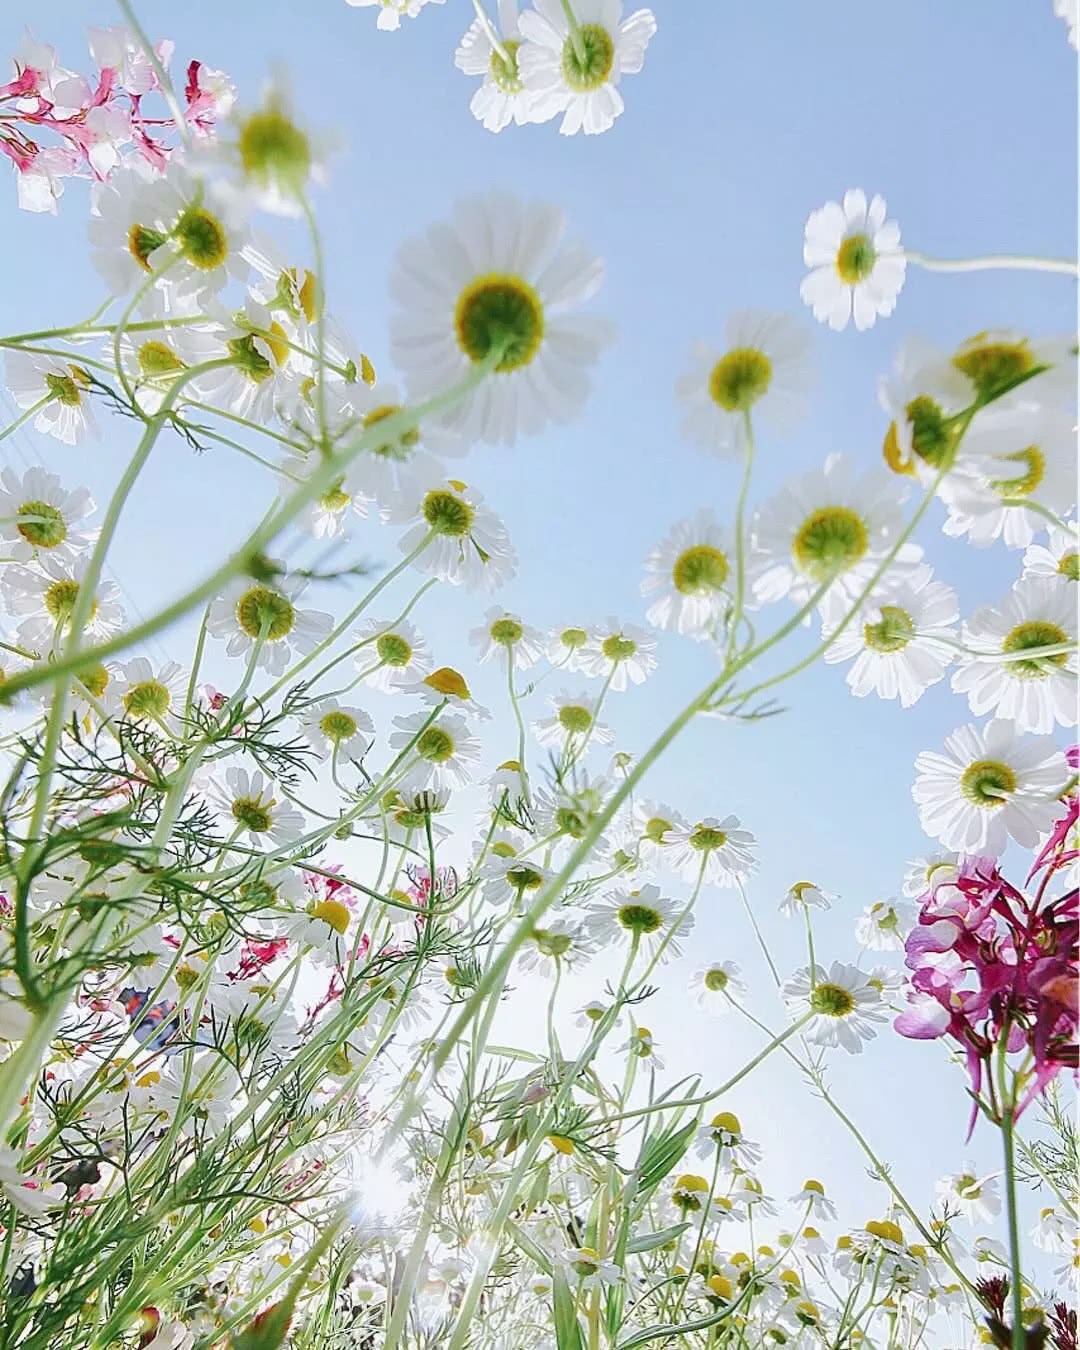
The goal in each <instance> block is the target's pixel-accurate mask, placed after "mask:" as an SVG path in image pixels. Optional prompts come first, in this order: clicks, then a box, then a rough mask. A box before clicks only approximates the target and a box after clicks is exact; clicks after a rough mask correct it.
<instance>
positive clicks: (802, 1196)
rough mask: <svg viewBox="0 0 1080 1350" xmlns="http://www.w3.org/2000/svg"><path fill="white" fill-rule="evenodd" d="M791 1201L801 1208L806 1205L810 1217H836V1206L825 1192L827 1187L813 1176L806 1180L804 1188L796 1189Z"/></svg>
mask: <svg viewBox="0 0 1080 1350" xmlns="http://www.w3.org/2000/svg"><path fill="white" fill-rule="evenodd" d="M790 1199H791V1203H792V1204H793V1205H797V1206H798V1207H799V1208H800V1209H802V1208H803V1207H805V1208H806V1209H807V1210H808V1211H809V1213H808V1217H809V1218H812V1219H835V1218H836V1206H835V1205H834V1204H833V1202H832V1201H831V1200H830V1199H829V1197H828V1196H827V1195H826V1194H825V1187H824V1186H823V1185H822V1184H821V1182H820V1181H815V1180H813V1178H811V1179H810V1180H809V1181H804V1182H803V1184H802V1189H801V1190H799V1191H796V1192H795V1194H794V1195H793V1196H791V1197H790Z"/></svg>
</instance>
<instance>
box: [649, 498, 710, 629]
mask: <svg viewBox="0 0 1080 1350" xmlns="http://www.w3.org/2000/svg"><path fill="white" fill-rule="evenodd" d="M645 572H646V576H645V580H644V581H643V582H642V583H641V593H642V595H644V596H646V597H649V596H656V597H657V598H656V599H655V600H653V601H652V603H651V604H650V605H649V608H648V610H647V611H646V615H645V617H646V618H647V619H648V620H649V622H650V623H651V624H655V625H656V627H657V628H670V629H673V630H674V631H675V632H676V633H682V634H684V635H685V636H688V637H693V638H698V639H705V638H709V637H711V636H712V635H713V633H714V632H715V630H716V627H717V625H718V624H719V623H720V622H721V620H722V619H723V616H724V611H725V610H726V608H727V605H728V603H729V596H728V586H729V583H730V578H731V576H732V552H731V545H730V543H729V542H728V538H727V534H726V532H725V531H724V530H722V529H721V527H720V525H719V524H718V523H717V520H716V517H715V516H714V515H713V513H712V512H711V511H699V512H697V513H696V514H695V515H693V516H691V517H690V519H689V520H684V521H680V522H679V524H678V525H676V526H674V528H673V529H672V530H671V532H670V534H668V536H667V538H666V539H665V540H664V541H663V543H661V544H660V545H658V547H656V548H655V549H653V551H652V552H651V553H650V554H649V556H648V558H646V560H645Z"/></svg>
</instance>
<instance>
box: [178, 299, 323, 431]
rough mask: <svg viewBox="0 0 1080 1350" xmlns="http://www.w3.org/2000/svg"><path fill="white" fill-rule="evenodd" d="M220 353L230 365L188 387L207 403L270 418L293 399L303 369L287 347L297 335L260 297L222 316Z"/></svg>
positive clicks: (250, 417)
mask: <svg viewBox="0 0 1080 1350" xmlns="http://www.w3.org/2000/svg"><path fill="white" fill-rule="evenodd" d="M220 321H221V328H220V333H219V335H218V336H219V340H220V342H221V344H222V349H221V350H220V351H219V353H218V355H219V356H220V357H222V358H228V359H229V362H230V364H229V365H227V366H218V367H216V368H215V369H214V370H208V371H205V372H204V373H203V374H201V375H198V376H196V377H195V379H193V380H192V382H191V385H192V388H193V389H195V391H196V392H197V393H198V395H199V397H200V398H201V399H202V400H203V401H204V402H205V403H212V404H214V405H215V406H216V407H219V408H224V409H225V410H226V411H227V412H231V413H233V414H234V415H235V416H237V417H245V418H247V419H248V421H250V422H262V423H266V422H269V421H270V420H271V419H272V418H273V417H274V416H275V414H276V413H277V412H278V411H279V410H280V409H284V408H288V407H289V406H290V405H291V404H292V403H293V402H295V400H296V399H297V397H298V395H299V392H300V388H301V378H302V375H303V370H302V367H301V365H300V360H299V358H298V357H297V355H296V353H295V352H294V351H293V350H292V347H291V346H290V345H289V344H290V343H291V342H292V341H293V339H294V336H295V332H294V331H290V328H289V327H288V326H287V325H288V320H286V321H285V323H282V322H281V320H279V319H278V318H275V317H274V315H273V314H271V312H270V311H269V310H268V309H266V308H265V306H263V305H260V304H259V303H258V301H256V300H252V299H248V300H247V301H245V303H244V307H243V309H239V310H237V311H236V312H235V313H233V314H224V313H222V315H221V316H220Z"/></svg>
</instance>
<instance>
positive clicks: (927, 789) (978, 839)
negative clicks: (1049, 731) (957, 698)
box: [911, 718, 1069, 857]
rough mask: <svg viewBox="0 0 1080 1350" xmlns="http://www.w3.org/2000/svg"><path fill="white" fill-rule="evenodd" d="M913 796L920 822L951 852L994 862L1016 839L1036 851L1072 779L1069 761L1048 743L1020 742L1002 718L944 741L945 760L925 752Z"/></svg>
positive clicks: (1039, 739)
mask: <svg viewBox="0 0 1080 1350" xmlns="http://www.w3.org/2000/svg"><path fill="white" fill-rule="evenodd" d="M915 772H916V778H915V784H914V786H913V787H912V790H911V795H912V796H913V797H914V799H915V803H916V805H917V806H918V808H919V820H920V822H921V824H922V827H923V829H924V830H925V831H926V833H927V834H928V835H930V837H931V838H932V839H938V840H940V841H941V843H942V844H944V845H945V847H946V848H954V849H959V850H961V851H962V852H965V853H983V854H988V855H990V856H993V857H996V856H997V855H998V854H1000V853H1002V852H1003V851H1004V848H1005V845H1006V842H1007V840H1008V838H1009V837H1010V836H1011V837H1012V838H1013V839H1015V840H1016V842H1017V843H1018V844H1020V845H1021V847H1023V848H1033V847H1034V845H1035V844H1036V842H1037V841H1038V838H1039V835H1040V834H1041V833H1043V832H1044V831H1046V830H1048V829H1049V828H1050V826H1051V824H1052V822H1053V820H1054V819H1055V817H1056V815H1057V810H1058V801H1057V794H1058V793H1059V792H1060V791H1061V789H1062V788H1063V787H1064V786H1065V784H1066V782H1067V781H1068V778H1069V767H1068V765H1067V763H1066V761H1065V755H1064V753H1063V752H1062V751H1061V750H1059V749H1058V747H1057V746H1056V745H1055V744H1054V743H1053V741H1052V740H1051V739H1050V738H1049V737H1048V736H1036V737H1021V736H1020V734H1019V733H1018V732H1017V730H1016V727H1015V726H1013V724H1012V723H1011V722H1006V721H1004V720H1002V719H1000V718H997V719H995V720H994V721H992V722H989V723H987V724H986V726H983V727H976V726H970V725H969V726H965V727H960V728H959V729H958V730H956V731H954V732H953V733H952V735H951V736H947V737H946V738H945V752H944V754H941V753H938V752H937V751H931V750H923V751H921V752H920V753H919V755H918V757H917V758H916V760H915Z"/></svg>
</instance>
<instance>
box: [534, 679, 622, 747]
mask: <svg viewBox="0 0 1080 1350" xmlns="http://www.w3.org/2000/svg"><path fill="white" fill-rule="evenodd" d="M548 706H549V707H550V708H551V710H552V716H551V717H544V718H541V719H540V720H539V721H537V722H534V723H533V724H532V730H533V735H534V736H535V737H536V739H537V740H538V741H539V742H540V744H541V745H550V746H554V747H555V748H557V749H562V748H563V747H566V746H580V745H581V744H582V743H583V741H584V738H585V737H588V738H589V740H591V741H593V742H595V743H596V744H597V745H610V744H611V742H612V741H613V740H614V739H615V733H614V732H613V731H612V730H611V728H610V727H609V726H605V725H604V723H603V722H598V721H597V720H596V717H597V714H598V712H599V711H600V700H599V699H598V698H590V697H589V695H588V694H585V693H576V694H570V693H567V692H566V690H565V689H563V690H560V692H559V693H558V694H556V695H555V697H554V698H550V699H549V700H548Z"/></svg>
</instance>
